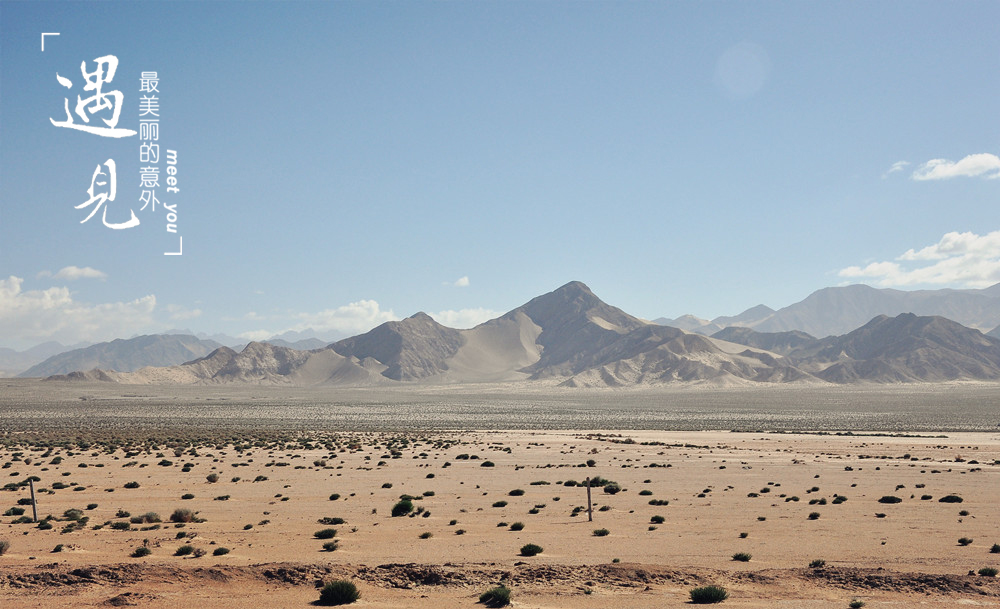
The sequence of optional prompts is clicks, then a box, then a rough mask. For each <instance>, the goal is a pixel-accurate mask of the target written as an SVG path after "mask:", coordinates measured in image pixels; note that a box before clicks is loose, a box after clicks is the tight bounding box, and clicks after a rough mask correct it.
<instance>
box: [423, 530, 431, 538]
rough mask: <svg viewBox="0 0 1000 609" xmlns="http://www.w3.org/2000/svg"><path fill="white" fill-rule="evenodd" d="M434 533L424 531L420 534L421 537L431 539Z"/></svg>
mask: <svg viewBox="0 0 1000 609" xmlns="http://www.w3.org/2000/svg"><path fill="white" fill-rule="evenodd" d="M432 535H433V534H432V533H431V532H430V531H424V532H423V533H421V534H420V539H430V538H431V537H432Z"/></svg>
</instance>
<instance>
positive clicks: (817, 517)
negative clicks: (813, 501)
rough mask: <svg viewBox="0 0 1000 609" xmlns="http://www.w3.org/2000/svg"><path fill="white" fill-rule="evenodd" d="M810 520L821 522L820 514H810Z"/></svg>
mask: <svg viewBox="0 0 1000 609" xmlns="http://www.w3.org/2000/svg"><path fill="white" fill-rule="evenodd" d="M809 520H819V512H809Z"/></svg>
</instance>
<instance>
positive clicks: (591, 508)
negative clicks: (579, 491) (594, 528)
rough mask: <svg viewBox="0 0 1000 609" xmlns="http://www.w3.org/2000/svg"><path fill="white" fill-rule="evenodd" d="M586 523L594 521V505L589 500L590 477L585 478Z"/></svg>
mask: <svg viewBox="0 0 1000 609" xmlns="http://www.w3.org/2000/svg"><path fill="white" fill-rule="evenodd" d="M587 521H588V522H593V521H594V503H593V502H592V501H591V500H590V476H587Z"/></svg>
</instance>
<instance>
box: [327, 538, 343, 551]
mask: <svg viewBox="0 0 1000 609" xmlns="http://www.w3.org/2000/svg"><path fill="white" fill-rule="evenodd" d="M339 547H340V544H339V543H338V542H337V541H336V540H334V541H327V542H325V543H324V544H323V551H324V552H335V551H336V550H337V548H339Z"/></svg>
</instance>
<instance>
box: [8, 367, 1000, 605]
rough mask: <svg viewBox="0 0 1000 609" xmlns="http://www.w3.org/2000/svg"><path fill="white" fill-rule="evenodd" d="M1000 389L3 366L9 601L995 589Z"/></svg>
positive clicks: (548, 597)
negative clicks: (472, 381) (164, 378)
mask: <svg viewBox="0 0 1000 609" xmlns="http://www.w3.org/2000/svg"><path fill="white" fill-rule="evenodd" d="M998 404H1000V387H998V386H997V385H990V384H971V383H965V384H962V383H956V384H950V385H933V386H931V385H927V386H909V387H900V386H897V387H893V386H890V387H886V386H880V387H849V388H831V389H824V388H815V387H812V388H801V387H799V388H797V387H789V388H780V389H767V388H746V387H744V388H732V389H725V388H722V389H720V388H710V389H699V388H690V387H689V388H680V389H677V388H674V389H663V388H659V389H641V390H579V389H565V388H554V387H543V388H527V387H520V388H518V387H512V386H511V385H509V384H508V385H483V386H481V387H469V386H462V387H447V386H430V387H412V388H407V389H405V390H402V389H383V388H380V389H356V390H350V389H337V390H330V389H326V390H320V389H315V390H308V389H291V388H281V387H240V388H226V387H168V386H153V387H141V388H136V387H122V386H117V385H112V384H81V383H53V382H44V381H37V380H4V381H3V391H2V392H0V441H2V444H0V487H2V488H3V490H2V491H0V514H3V515H2V516H0V542H3V541H5V542H7V544H9V547H7V549H6V551H5V552H4V553H3V554H2V555H0V606H3V607H12V608H21V607H44V608H49V607H109V606H141V607H153V608H159V607H164V608H166V607H206V608H208V607H248V608H249V607H254V608H256V607H261V608H263V607H307V606H311V604H312V603H314V602H315V601H316V600H317V599H318V597H319V592H318V590H319V586H320V585H321V584H322V583H323V582H325V581H332V580H337V579H346V580H350V581H352V582H354V583H355V584H356V585H357V587H358V589H359V590H360V592H361V598H360V600H358V601H357V602H356V603H355V604H354V605H353V606H358V607H387V608H395V607H435V608H444V609H449V608H458V607H476V606H482V605H479V604H478V602H477V601H478V599H479V595H480V594H481V593H482V592H484V591H486V590H487V589H489V588H491V587H493V586H496V585H499V584H504V585H507V586H508V587H509V588H510V589H511V590H512V594H511V600H512V603H513V606H516V607H536V608H550V607H551V608H570V607H584V608H586V607H636V608H645V607H649V608H652V607H684V606H690V604H691V603H690V591H691V590H692V589H693V588H696V587H699V586H707V585H717V586H723V587H725V588H726V589H727V590H728V591H729V598H728V599H727V600H725V601H724V602H723V603H722V604H721V605H720V606H724V607H747V608H763V607H788V608H805V609H808V608H821V607H822V608H827V607H829V608H834V607H845V608H846V607H848V606H850V604H851V603H852V602H855V603H857V602H861V603H864V606H865V607H894V608H895V607H928V608H937V607H942V608H943V607H959V606H970V607H976V606H982V607H991V606H992V607H995V606H1000V580H998V579H997V578H996V577H993V576H989V575H980V574H979V571H980V570H981V569H988V568H991V567H992V568H1000V546H998V545H997V544H1000V527H998V526H997V522H998V521H1000V427H998V423H1000V409H998V407H997V406H998ZM588 478H590V479H595V478H596V479H597V480H596V481H595V484H597V485H595V486H593V487H592V488H591V499H590V507H591V508H592V520H591V517H590V516H589V515H588V510H587V507H588V499H587V488H586V485H585V480H587V479H588ZM29 480H31V481H32V482H33V485H34V489H35V495H36V501H37V511H38V520H39V521H41V524H40V523H35V522H26V521H25V520H30V516H31V515H32V510H31V506H30V505H29V503H30V499H29V498H30V486H29V485H28V483H27V482H28V481H29ZM4 485H6V486H4ZM946 497H947V498H949V499H946V500H945V501H942V499H944V498H946ZM407 498H408V500H409V501H410V503H411V504H412V509H411V510H406V509H405V505H404V507H401V508H397V511H406V513H405V514H402V515H395V516H394V515H393V508H394V506H396V505H397V504H398V503H400V502H401V501H402V500H404V499H407ZM25 517H28V518H25ZM330 529H332V530H334V531H335V533H331V532H329V530H330ZM324 531H325V532H324ZM526 544H535V545H537V546H540V547H541V552H540V553H538V554H535V555H533V556H525V555H522V548H523V547H524V546H525V545H526ZM185 546H188V547H189V549H186V550H182V549H181V548H183V547H185ZM140 548H145V550H139V549H140ZM57 550H58V551H57ZM137 550H139V551H137ZM179 551H180V552H179ZM147 552H148V553H147ZM185 552H187V553H185ZM529 553H530V552H529ZM141 554H145V555H144V556H142V555H141ZM741 559H746V560H741ZM987 573H988V572H987Z"/></svg>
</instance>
